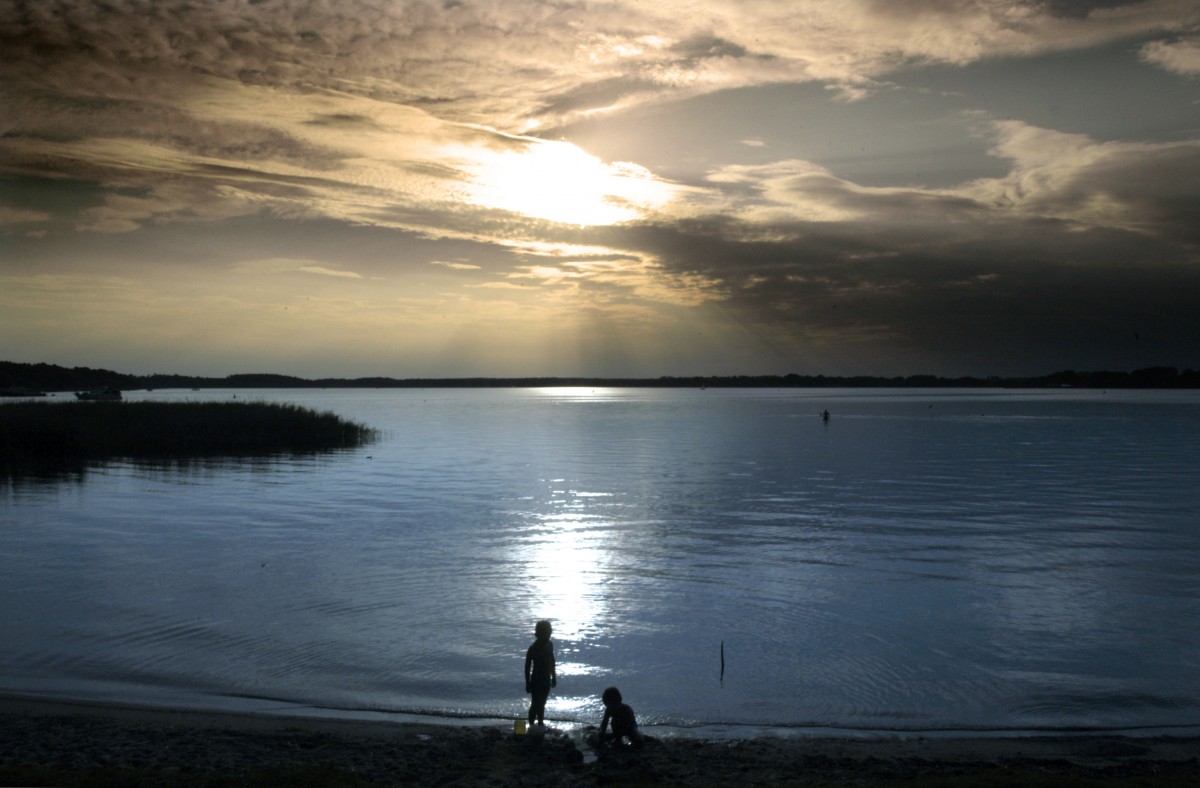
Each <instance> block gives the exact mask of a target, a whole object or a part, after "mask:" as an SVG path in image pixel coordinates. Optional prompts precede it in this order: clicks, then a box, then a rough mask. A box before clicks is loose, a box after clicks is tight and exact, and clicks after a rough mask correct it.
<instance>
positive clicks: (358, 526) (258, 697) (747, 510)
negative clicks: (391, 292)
mask: <svg viewBox="0 0 1200 788" xmlns="http://www.w3.org/2000/svg"><path fill="white" fill-rule="evenodd" d="M234 396H237V397H238V398H239V399H258V400H271V401H285V402H294V403H297V404H301V405H305V406H308V407H313V408H315V409H318V410H332V411H334V412H336V413H338V414H339V415H342V416H345V417H348V418H351V419H354V420H356V421H360V422H363V423H366V424H368V425H370V426H372V427H376V428H378V429H380V430H382V431H383V435H382V437H381V439H380V440H379V441H378V442H377V443H375V444H373V445H371V446H367V447H364V448H362V449H358V450H354V451H349V452H342V453H334V454H328V455H323V456H320V457H316V458H313V457H307V458H282V459H278V460H274V461H269V462H268V461H258V462H240V461H216V462H209V463H206V464H201V465H194V466H190V467H186V468H174V469H170V468H168V469H163V468H159V469H155V468H147V467H140V466H138V465H136V464H132V463H125V462H116V463H110V464H106V465H102V466H95V467H92V468H91V469H89V470H88V471H87V472H86V473H85V474H84V475H83V477H82V478H77V479H72V480H67V481H58V482H53V483H47V482H27V481H26V482H19V483H8V484H7V485H3V484H0V521H2V525H0V549H2V557H0V570H2V571H0V622H2V626H3V631H4V632H5V633H6V635H5V637H4V638H3V642H2V643H0V691H4V692H16V693H24V694H37V695H45V696H55V697H73V698H87V699H102V700H127V701H134V702H140V703H157V704H166V705H174V706H180V705H183V706H189V707H197V708H212V709H224V708H231V709H256V710H283V711H287V710H291V711H296V710H314V709H320V710H325V711H326V712H328V710H334V711H335V712H343V713H350V714H370V713H372V712H379V713H387V714H392V713H401V712H402V713H416V714H431V715H439V716H459V715H462V716H468V717H482V718H500V717H514V716H522V715H523V712H524V709H525V705H526V703H527V700H526V698H527V696H525V695H524V694H523V692H522V690H523V680H522V677H521V670H522V658H523V655H524V650H525V647H526V646H527V645H528V643H529V642H530V641H531V640H532V631H533V624H534V622H535V621H536V620H537V619H539V618H549V619H550V620H551V621H553V623H554V627H555V635H554V639H555V643H556V648H557V653H558V658H559V685H558V688H557V690H556V691H555V693H554V694H553V695H552V696H551V701H550V704H549V707H548V709H549V716H551V717H553V718H554V719H555V720H558V721H560V722H561V723H569V722H579V721H587V722H595V720H596V719H598V717H599V711H600V707H599V704H598V696H599V694H600V692H601V691H602V690H603V689H604V687H606V686H608V685H610V684H615V685H617V686H619V687H620V688H621V690H622V692H623V693H624V695H625V696H626V699H627V700H628V701H629V702H630V703H631V704H632V705H633V706H634V708H635V709H636V710H637V712H638V714H639V717H640V718H642V719H643V720H644V721H646V722H649V723H653V724H660V725H708V726H739V725H768V726H797V727H802V728H803V727H822V728H836V729H845V730H853V729H875V730H934V729H955V730H959V729H971V730H980V729H1004V730H1029V729H1037V728H1068V727H1076V726H1078V727H1084V728H1103V727H1114V728H1125V729H1128V728H1135V727H1138V726H1194V725H1200V627H1198V626H1197V622H1198V621H1200V514H1198V513H1200V484H1198V483H1197V482H1198V481H1200V473H1198V471H1200V448H1198V447H1200V393H1197V392H1116V391H1110V392H1107V393H1105V392H1100V391H1095V392H1085V391H1078V392H1077V391H1036V392H1020V391H999V390H996V391H917V390H896V391H880V390H870V391H868V390H820V391H813V390H708V391H702V390H698V389H697V390H690V389H689V390H680V389H673V390H653V389H590V388H588V389H515V390H509V389H505V390H478V391H477V390H454V389H449V390H439V389H430V390H420V391H406V390H321V391H312V390H297V391H283V390H280V391H266V392H263V391H230V390H226V391H205V392H190V391H188V392H184V391H160V392H136V393H133V394H131V395H130V397H129V398H131V399H165V400H198V399H214V398H216V399H229V398H232V397H234ZM100 407H103V405H100ZM824 408H828V409H829V410H830V411H831V412H832V414H833V417H832V419H831V420H830V421H829V423H828V424H825V423H823V422H822V421H821V419H820V418H819V416H818V414H819V413H820V411H821V410H822V409H824ZM722 650H723V653H724V674H723V676H722V673H721V667H722V662H721V660H722Z"/></svg>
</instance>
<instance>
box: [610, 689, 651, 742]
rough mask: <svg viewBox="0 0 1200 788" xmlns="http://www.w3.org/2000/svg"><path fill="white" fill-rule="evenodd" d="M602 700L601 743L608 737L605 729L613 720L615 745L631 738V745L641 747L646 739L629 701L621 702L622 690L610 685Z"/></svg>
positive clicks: (613, 740)
mask: <svg viewBox="0 0 1200 788" xmlns="http://www.w3.org/2000/svg"><path fill="white" fill-rule="evenodd" d="M600 700H602V701H604V716H603V717H601V718H600V743H601V744H604V740H605V739H606V738H607V736H606V734H605V731H606V730H607V729H608V725H609V723H610V722H611V723H612V742H613V745H614V746H616V745H619V744H621V740H622V739H629V746H631V747H634V748H637V747H641V746H642V743H643V741H644V738H643V737H642V732H641V731H639V730H638V725H637V718H636V717H634V716H633V709H632V708H631V707H630V705H629V704H628V703H622V702H621V690H619V689H617V688H616V687H609V688H608V689H606V690H604V694H603V695H601V696H600Z"/></svg>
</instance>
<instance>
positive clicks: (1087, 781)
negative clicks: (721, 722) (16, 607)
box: [0, 697, 1200, 787]
mask: <svg viewBox="0 0 1200 788" xmlns="http://www.w3.org/2000/svg"><path fill="white" fill-rule="evenodd" d="M583 733H584V734H586V733H587V731H586V730H585V731H584V732H583ZM582 739H583V737H581V736H580V735H579V732H578V731H577V732H576V734H575V735H574V736H571V735H569V734H568V733H566V732H562V731H556V730H554V729H553V728H551V729H550V730H549V732H548V733H547V734H546V735H545V737H544V738H542V739H540V740H538V739H537V738H536V737H529V736H526V737H517V736H515V735H514V734H513V732H512V729H511V727H510V726H502V725H500V724H499V723H498V724H496V725H495V726H489V725H482V726H480V725H473V726H454V725H441V724H420V723H392V722H377V721H359V720H344V719H317V718H296V717H276V716H268V715H256V714H226V713H206V712H191V711H173V710H163V709H149V708H138V707H126V706H111V705H99V704H88V703H72V702H59V701H47V700H40V699H27V698H16V697H9V698H0V785H202V786H209V785H213V786H215V785H297V784H299V785H339V786H340V785H461V786H476V785H479V786H498V787H499V786H558V785H645V786H654V785H661V786H706V785H739V786H746V785H879V784H891V785H897V784H910V785H968V784H970V785H981V784H982V785H1029V784H1041V785H1063V784H1074V785H1129V784H1143V785H1195V784H1200V739H1197V738H1187V737H1153V738H1150V737H1121V736H1095V735H1090V736H1026V737H1013V738H995V737H984V738H944V737H935V738H925V737H919V736H910V737H903V738H901V737H865V738H818V737H806V736H787V737H778V736H760V737H756V738H750V739H725V740H702V739H696V738H690V737H662V736H659V737H653V738H652V739H651V740H650V741H649V742H648V744H647V745H646V747H645V748H643V749H642V750H640V751H636V752H635V751H621V752H609V753H604V754H601V755H600V756H599V757H597V756H596V753H594V752H593V751H592V749H591V748H590V747H588V746H587V745H586V744H585V743H584V742H583V741H582Z"/></svg>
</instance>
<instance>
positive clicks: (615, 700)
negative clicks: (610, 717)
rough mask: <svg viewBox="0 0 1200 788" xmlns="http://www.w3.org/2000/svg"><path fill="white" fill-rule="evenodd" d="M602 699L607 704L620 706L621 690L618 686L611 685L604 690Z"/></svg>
mask: <svg viewBox="0 0 1200 788" xmlns="http://www.w3.org/2000/svg"><path fill="white" fill-rule="evenodd" d="M600 700H602V701H604V705H605V706H618V705H620V703H621V690H619V689H617V688H616V687H609V688H608V689H606V690H604V694H603V695H601V696H600Z"/></svg>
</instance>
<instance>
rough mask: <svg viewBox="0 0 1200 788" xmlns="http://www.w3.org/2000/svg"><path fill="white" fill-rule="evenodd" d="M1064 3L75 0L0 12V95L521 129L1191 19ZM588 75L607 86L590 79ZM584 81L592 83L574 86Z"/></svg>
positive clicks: (1184, 10)
mask: <svg viewBox="0 0 1200 788" xmlns="http://www.w3.org/2000/svg"><path fill="white" fill-rule="evenodd" d="M1072 5H1074V7H1076V8H1078V4H1067V3H1058V4H1057V6H1056V5H1055V4H1044V3H1037V2H1017V0H1012V1H1011V2H993V3H977V2H969V1H968V0H942V1H941V2H936V3H930V2H927V1H926V0H921V1H920V2H916V1H915V0H914V1H911V2H881V0H847V2H842V3H808V4H804V6H803V7H801V8H797V7H795V6H793V5H791V4H780V3H777V2H771V1H769V0H736V1H735V0H713V1H712V2H703V3H697V2H692V1H690V0H663V1H662V2H659V3H640V2H632V1H629V2H625V1H623V0H613V1H612V2H605V3H576V2H566V3H558V2H554V3H551V2H535V1H533V0H531V2H524V3H456V4H447V3H443V2H434V1H433V0H428V1H422V0H406V1H404V2H395V1H393V0H356V2H351V3H333V2H317V3H313V2H307V1H306V2H300V0H281V1H280V2H270V3H248V4H233V3H229V4H213V3H190V2H183V0H164V2H159V3H155V4H154V5H153V6H152V7H148V6H145V5H143V4H140V3H127V4H114V3H109V2H103V1H102V0H78V1H77V2H72V3H69V4H55V5H41V4H39V5H36V6H32V7H29V8H27V9H26V10H25V11H21V10H20V8H22V7H21V6H11V7H9V8H7V10H0V46H3V47H4V50H5V53H6V63H5V72H6V75H7V76H8V77H9V82H10V88H9V89H8V90H6V93H7V94H8V95H7V96H6V104H7V101H8V100H11V99H12V98H13V94H14V93H16V94H20V93H21V92H22V90H21V86H23V85H38V86H39V87H40V88H41V90H40V93H41V94H46V93H60V94H62V95H64V96H79V97H82V96H100V97H104V100H106V101H115V102H136V101H137V100H139V99H140V98H142V97H147V98H148V99H149V101H148V102H147V103H149V104H153V103H155V101H156V100H158V99H161V98H163V97H169V96H178V95H181V94H182V95H183V96H186V94H187V92H188V86H189V85H191V84H192V83H193V82H194V78H195V75H197V74H204V75H209V76H211V77H213V78H215V79H219V80H230V81H235V82H238V83H240V84H243V85H260V86H266V87H271V88H273V89H282V90H285V91H289V92H295V93H301V94H304V93H308V94H311V93H313V92H320V91H333V92H338V93H342V94H348V95H356V96H360V97H364V98H371V99H374V100H377V101H382V102H387V103H393V104H404V105H408V106H413V107H419V108H423V109H426V110H428V111H430V112H432V113H435V114H436V115H437V116H439V117H441V118H443V119H446V120H452V121H459V122H474V123H482V124H484V125H489V126H492V127H495V128H499V129H503V130H506V131H509V132H525V131H528V130H530V129H531V128H534V127H541V128H550V127H554V126H558V125H562V124H563V123H566V122H569V121H571V120H572V119H574V118H575V117H577V116H578V115H579V113H586V112H588V111H589V110H594V109H600V108H603V107H609V106H613V105H615V104H623V105H628V104H629V103H630V102H636V101H652V100H659V99H661V97H662V96H663V95H664V94H672V93H674V94H679V95H686V94H692V93H697V92H705V91H711V90H720V89H725V88H730V87H737V86H746V85H753V84H764V83H770V82H781V81H813V80H816V81H822V82H826V83H828V84H831V85H835V86H838V87H839V88H841V89H843V90H846V91H849V92H850V93H851V94H853V93H854V92H855V91H861V90H863V89H866V88H869V87H870V85H871V84H872V83H873V82H874V81H875V80H877V79H879V78H881V77H882V76H883V75H885V74H887V73H888V72H889V71H891V70H892V69H894V68H896V67H897V66H898V65H900V64H903V63H906V62H914V61H922V62H943V63H956V64H962V63H968V62H973V61H975V60H978V59H981V58H985V57H996V56H1003V55H1017V54H1030V53H1033V52H1039V51H1047V50H1051V49H1064V48H1079V47H1084V46H1094V45H1098V44H1101V43H1104V42H1108V41H1117V40H1122V39H1127V38H1129V37H1131V36H1137V35H1148V34H1156V33H1159V34H1161V33H1164V32H1166V33H1173V32H1179V31H1184V30H1187V29H1188V28H1189V26H1191V25H1195V24H1196V23H1197V21H1200V10H1197V8H1196V6H1195V4H1194V3H1192V2H1190V0H1145V2H1141V3H1136V4H1120V5H1114V4H1112V3H1093V4H1090V5H1089V6H1088V8H1087V9H1086V10H1087V11H1088V13H1063V10H1064V9H1068V10H1069V7H1070V6H1072ZM667 31H669V32H667ZM604 85H614V86H623V87H622V89H620V90H619V91H615V92H610V93H608V94H607V95H606V94H605V92H604V91H603V90H600V89H599V88H601V87H602V86H604ZM635 86H640V88H636V87H635ZM14 87H15V90H14V89H13V88H14ZM589 92H590V93H591V96H592V99H591V100H590V101H581V100H580V99H581V98H582V97H585V96H587V95H589ZM37 95H39V93H38V92H30V93H27V94H25V100H26V101H34V102H36V96H37ZM570 97H574V98H573V99H572V98H570ZM76 111H78V112H84V111H86V108H85V107H84V106H80V107H77V108H76ZM329 117H337V115H331V116H329ZM345 117H346V118H353V117H354V113H353V112H351V113H348V114H346V115H345ZM309 122H315V119H309Z"/></svg>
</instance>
